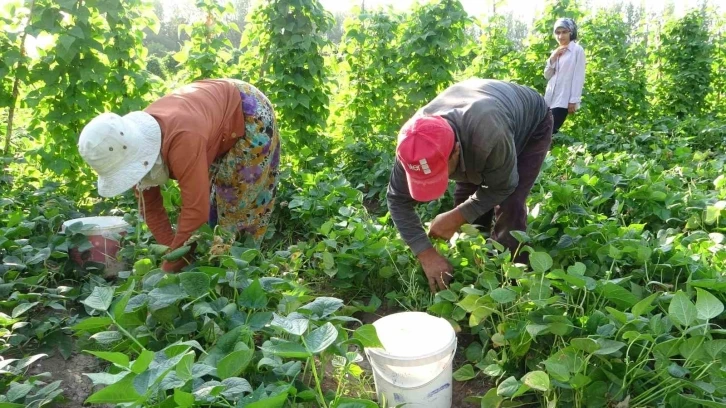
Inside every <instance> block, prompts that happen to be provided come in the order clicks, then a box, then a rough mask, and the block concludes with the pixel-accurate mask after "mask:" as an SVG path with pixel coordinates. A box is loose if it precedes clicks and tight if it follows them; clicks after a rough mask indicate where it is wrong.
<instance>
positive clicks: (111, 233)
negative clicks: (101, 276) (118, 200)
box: [61, 217, 129, 267]
mask: <svg viewBox="0 0 726 408" xmlns="http://www.w3.org/2000/svg"><path fill="white" fill-rule="evenodd" d="M78 222H80V223H82V224H83V228H82V229H81V231H80V232H81V233H82V234H83V235H86V236H88V240H89V241H90V242H91V245H93V248H91V249H90V250H88V251H85V252H84V253H82V254H81V253H79V252H78V251H77V250H75V249H72V250H71V251H70V255H71V259H73V261H74V262H76V263H77V264H79V265H81V266H82V265H83V264H84V263H86V261H93V262H98V263H103V264H105V265H106V267H115V266H117V264H118V262H117V261H116V254H117V253H118V250H119V248H120V246H119V242H118V239H117V237H118V236H119V235H124V234H125V233H126V229H127V228H128V227H129V224H128V223H127V222H126V221H124V219H123V217H86V218H76V219H74V220H68V221H66V222H64V223H63V226H62V227H61V232H62V233H65V231H66V229H67V228H68V227H69V226H70V225H73V224H75V223H78Z"/></svg>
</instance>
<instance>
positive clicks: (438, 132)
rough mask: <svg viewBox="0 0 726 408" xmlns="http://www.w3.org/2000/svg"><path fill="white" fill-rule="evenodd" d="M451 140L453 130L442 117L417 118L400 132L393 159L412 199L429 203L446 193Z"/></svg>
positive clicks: (452, 146)
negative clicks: (400, 167) (399, 168)
mask: <svg viewBox="0 0 726 408" xmlns="http://www.w3.org/2000/svg"><path fill="white" fill-rule="evenodd" d="M454 139H455V136H454V130H453V129H452V128H451V125H449V122H447V121H446V119H444V118H442V117H441V116H417V117H414V118H411V119H410V120H409V121H408V122H407V123H406V124H405V125H404V126H403V128H402V129H401V132H400V133H399V135H398V147H397V148H396V156H397V157H398V160H399V161H400V162H401V163H402V164H403V168H404V170H405V171H406V179H407V181H408V189H409V192H410V193H411V197H413V199H414V200H416V201H432V200H436V199H437V198H439V197H441V196H442V195H443V194H444V192H446V187H447V186H448V184H449V165H448V163H449V155H450V154H451V151H452V149H453V148H454Z"/></svg>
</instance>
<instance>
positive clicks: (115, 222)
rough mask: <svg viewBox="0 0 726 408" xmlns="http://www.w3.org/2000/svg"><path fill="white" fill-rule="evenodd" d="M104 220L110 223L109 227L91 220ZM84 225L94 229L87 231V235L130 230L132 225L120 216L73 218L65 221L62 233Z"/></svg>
mask: <svg viewBox="0 0 726 408" xmlns="http://www.w3.org/2000/svg"><path fill="white" fill-rule="evenodd" d="M100 219H104V220H107V221H109V223H108V224H107V225H100V224H97V223H94V222H93V221H91V220H100ZM78 222H80V223H82V224H83V225H84V226H89V227H92V228H90V229H88V230H86V231H85V232H86V233H89V232H103V231H109V230H117V229H124V228H128V227H130V226H131V225H130V224H129V223H128V222H126V221H125V220H124V219H123V217H119V216H112V215H97V216H92V217H80V218H73V219H70V220H67V221H64V222H63V224H61V232H65V230H66V229H67V228H68V227H69V226H71V225H73V224H76V223H78Z"/></svg>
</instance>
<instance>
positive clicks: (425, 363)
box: [366, 312, 456, 408]
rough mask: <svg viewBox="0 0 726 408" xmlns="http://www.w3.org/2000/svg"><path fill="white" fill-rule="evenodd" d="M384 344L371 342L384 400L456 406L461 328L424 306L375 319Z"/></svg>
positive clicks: (395, 403) (429, 406)
mask: <svg viewBox="0 0 726 408" xmlns="http://www.w3.org/2000/svg"><path fill="white" fill-rule="evenodd" d="M373 326H375V328H376V331H377V332H378V338H379V339H380V340H381V343H382V344H383V347H384V348H385V349H381V348H367V349H366V356H367V357H368V361H370V363H371V367H372V368H373V378H374V380H375V383H376V392H377V394H378V401H379V403H380V402H382V401H383V400H384V399H385V401H386V406H388V407H396V406H399V405H402V404H403V406H404V407H406V408H409V407H419V408H424V407H426V408H451V395H452V387H453V382H452V363H453V360H454V354H455V353H456V333H454V329H453V328H452V327H451V325H450V324H449V322H447V321H446V320H445V319H442V318H439V317H435V316H431V315H429V314H426V313H421V312H403V313H396V314H392V315H388V316H386V317H383V318H381V319H379V320H377V321H376V322H374V323H373Z"/></svg>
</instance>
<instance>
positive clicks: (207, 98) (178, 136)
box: [140, 80, 245, 269]
mask: <svg viewBox="0 0 726 408" xmlns="http://www.w3.org/2000/svg"><path fill="white" fill-rule="evenodd" d="M241 105H242V98H241V97H240V92H239V90H237V87H236V86H235V85H234V84H232V83H231V82H229V81H226V80H203V81H198V82H194V83H192V84H190V85H187V86H185V87H183V88H181V89H178V90H176V91H174V92H172V93H171V94H169V95H166V96H164V97H162V98H161V99H159V100H157V101H156V102H154V103H152V104H151V105H149V106H148V107H147V108H146V109H145V110H144V111H145V112H146V113H148V114H150V115H151V116H153V117H154V119H156V121H157V122H159V126H160V128H161V156H162V159H163V160H164V163H165V164H166V166H167V167H168V168H169V177H170V178H172V179H174V180H177V181H178V182H179V189H180V190H181V198H182V208H181V214H180V215H179V219H178V225H177V229H176V233H174V231H173V230H172V228H171V224H170V223H169V217H168V216H167V214H166V211H165V210H164V205H163V200H162V196H161V190H160V188H159V187H153V188H150V189H147V190H145V191H144V192H143V193H142V195H143V200H141V202H140V204H141V211H142V214H143V216H144V219H145V221H146V224H147V225H148V227H149V229H150V230H151V233H152V234H154V237H155V238H156V240H157V241H158V242H159V243H160V244H163V245H166V246H169V247H171V248H172V249H176V248H179V247H181V246H183V245H184V242H186V241H187V240H188V239H189V238H190V237H191V235H192V234H193V233H194V231H196V230H197V229H198V228H199V227H201V226H202V225H203V224H204V223H205V222H207V220H208V217H209V205H210V203H209V193H210V184H209V167H210V166H211V164H212V163H213V162H214V160H215V159H216V158H218V157H220V156H222V155H224V154H225V153H226V152H227V151H229V149H230V148H232V146H233V145H234V144H235V142H236V141H237V140H238V139H239V138H240V137H244V134H245V127H244V116H243V114H242V107H241ZM140 198H141V197H140ZM181 266H183V265H177V266H176V267H174V268H173V269H180V268H181Z"/></svg>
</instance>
